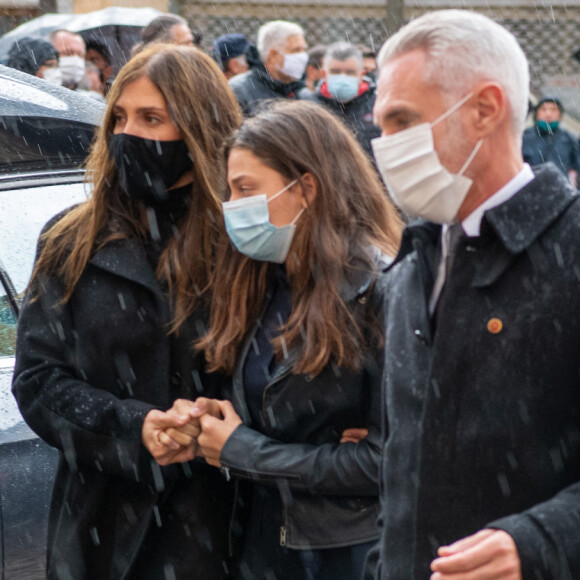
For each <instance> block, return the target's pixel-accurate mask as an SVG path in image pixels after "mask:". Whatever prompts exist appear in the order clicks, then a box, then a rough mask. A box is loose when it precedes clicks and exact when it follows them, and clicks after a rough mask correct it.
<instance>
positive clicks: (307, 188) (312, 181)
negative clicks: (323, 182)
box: [297, 172, 318, 207]
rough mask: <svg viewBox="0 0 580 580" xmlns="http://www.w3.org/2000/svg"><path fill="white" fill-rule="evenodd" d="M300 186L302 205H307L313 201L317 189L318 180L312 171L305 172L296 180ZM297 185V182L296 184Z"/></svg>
mask: <svg viewBox="0 0 580 580" xmlns="http://www.w3.org/2000/svg"><path fill="white" fill-rule="evenodd" d="M298 183H299V185H300V187H301V188H302V200H301V203H302V207H308V206H310V205H312V203H313V202H314V198H315V197H316V192H317V191H318V181H317V180H316V177H314V175H312V173H309V172H306V173H305V174H304V175H302V177H301V178H300V181H299V182H298ZM297 185H298V184H297Z"/></svg>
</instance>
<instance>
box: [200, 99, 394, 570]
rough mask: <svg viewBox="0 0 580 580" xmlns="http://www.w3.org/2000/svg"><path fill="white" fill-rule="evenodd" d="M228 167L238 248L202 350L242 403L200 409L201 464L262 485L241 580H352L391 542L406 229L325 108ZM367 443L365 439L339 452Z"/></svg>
mask: <svg viewBox="0 0 580 580" xmlns="http://www.w3.org/2000/svg"><path fill="white" fill-rule="evenodd" d="M227 155H228V182H229V186H230V191H231V195H230V200H229V201H228V202H226V203H224V204H223V210H224V219H225V226H226V229H227V233H228V236H229V238H226V239H224V243H223V244H222V245H221V247H220V251H219V253H218V256H217V264H216V269H215V275H214V279H213V283H212V286H213V297H212V305H211V316H210V326H209V331H208V333H207V334H206V335H205V337H204V338H202V339H201V340H200V341H199V346H200V347H201V348H202V349H203V350H204V352H205V355H206V357H207V360H208V364H209V368H210V369H211V370H214V371H220V372H222V373H225V374H228V375H230V376H232V392H231V393H229V394H228V396H226V397H225V398H226V399H229V400H228V401H219V402H215V401H214V402H212V403H210V402H209V401H205V402H204V404H203V405H202V404H201V402H200V401H197V403H196V409H194V411H193V412H194V413H200V412H201V410H203V409H205V408H211V407H213V414H214V415H218V413H217V412H216V410H217V409H219V411H220V412H221V415H222V416H221V417H215V416H212V415H210V414H204V415H203V416H201V418H200V422H201V425H202V432H201V435H199V437H198V439H197V444H198V453H199V454H201V455H203V456H205V458H206V461H207V462H208V463H210V464H212V465H216V466H219V467H221V468H222V471H223V472H224V473H225V474H226V476H229V477H233V478H236V479H238V480H239V481H240V482H242V483H244V482H245V483H250V485H251V493H250V496H247V497H245V496H244V495H243V494H242V499H243V501H242V502H241V503H242V504H245V505H246V506H247V507H248V506H249V509H248V514H249V515H248V518H247V520H245V523H244V526H245V528H244V529H245V541H244V547H243V550H242V556H241V560H240V567H239V577H240V578H244V579H248V580H249V579H253V580H258V579H272V580H274V579H276V580H282V579H284V580H301V579H306V578H312V579H316V580H324V579H329V580H330V579H332V580H340V579H349V580H350V579H355V578H358V577H359V575H360V572H361V569H362V561H363V559H364V557H365V554H366V551H367V550H368V548H369V547H370V545H371V543H372V542H373V541H374V540H376V538H377V537H378V532H377V529H376V527H375V520H376V517H377V515H378V461H379V456H380V448H379V439H380V403H379V400H380V376H381V368H382V362H381V360H382V357H381V345H382V335H383V324H382V322H383V321H382V317H381V307H382V303H383V299H384V296H383V281H384V275H383V273H384V271H385V270H386V268H387V267H388V264H389V263H390V260H391V257H392V256H394V255H395V253H396V250H397V247H398V244H399V236H400V231H401V224H400V221H399V218H398V215H397V212H396V210H395V209H394V207H393V206H392V204H391V203H390V202H389V200H388V198H387V196H386V194H385V191H384V189H383V187H382V185H381V183H380V181H379V180H378V177H377V174H376V171H375V170H374V168H373V167H372V165H371V163H370V162H369V160H368V159H367V157H366V155H365V154H364V152H363V151H362V150H361V148H360V147H359V145H358V144H357V142H356V140H355V139H354V137H353V135H352V134H351V133H350V132H349V131H348V130H347V129H345V128H344V127H343V126H342V125H341V124H340V122H339V121H337V120H336V119H335V118H334V117H333V116H332V115H331V114H330V113H328V112H327V111H325V110H324V109H322V108H321V107H320V106H318V105H315V104H311V103H306V102H299V103H288V102H277V103H274V104H272V105H270V106H269V107H268V108H267V109H265V110H264V111H262V112H261V113H260V114H258V115H257V116H255V117H254V118H251V119H248V120H246V121H245V122H244V124H243V126H242V127H241V129H240V130H239V131H238V132H236V133H235V135H234V136H233V138H232V139H231V141H230V143H229V147H228V150H227ZM230 401H231V402H230ZM354 427H360V428H365V429H367V430H368V435H367V436H366V437H364V438H363V439H361V440H360V441H359V442H358V443H357V442H355V441H346V442H342V443H341V438H342V434H343V432H344V431H345V430H346V431H348V429H349V428H354ZM347 439H348V437H347ZM355 439H356V438H355ZM241 490H242V487H240V491H241ZM238 512H239V510H238ZM238 515H239V514H238ZM240 521H242V520H240Z"/></svg>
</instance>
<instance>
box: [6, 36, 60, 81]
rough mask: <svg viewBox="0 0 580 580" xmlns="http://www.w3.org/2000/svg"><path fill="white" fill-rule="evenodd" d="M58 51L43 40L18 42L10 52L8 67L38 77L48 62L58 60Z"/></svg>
mask: <svg viewBox="0 0 580 580" xmlns="http://www.w3.org/2000/svg"><path fill="white" fill-rule="evenodd" d="M58 57H59V54H58V50H56V48H54V46H52V44H50V42H47V41H46V40H42V38H30V37H25V38H21V39H19V40H16V41H15V42H14V44H13V45H12V46H11V47H10V50H9V51H8V60H7V61H6V66H9V67H10V68H14V69H16V70H20V71H22V72H25V73H28V74H29V75H33V76H36V73H37V72H38V70H39V69H40V67H41V66H43V65H44V63H45V62H46V61H47V60H58Z"/></svg>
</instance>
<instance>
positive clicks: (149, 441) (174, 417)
mask: <svg viewBox="0 0 580 580" xmlns="http://www.w3.org/2000/svg"><path fill="white" fill-rule="evenodd" d="M190 419H191V418H190V416H189V415H187V414H183V413H178V412H177V411H176V410H175V409H173V408H171V409H169V411H167V412H163V411H159V410H158V409H153V410H151V411H149V413H147V415H146V416H145V420H144V421H143V427H142V428H141V441H142V442H143V445H144V446H145V447H146V448H147V449H148V451H149V453H151V455H152V456H153V458H154V459H155V461H157V463H159V465H169V464H170V463H183V462H184V461H191V460H192V459H193V458H194V457H195V442H194V441H192V438H191V437H190V436H189V435H183V438H182V437H181V435H180V436H176V438H175V439H174V438H173V437H171V436H169V435H168V434H167V431H169V430H171V432H172V433H173V434H174V435H175V434H176V433H177V432H179V430H180V429H182V428H186V430H187V429H188V428H187V427H186V425H187V424H188V422H189V421H190ZM198 432H199V427H198ZM180 441H185V442H187V441H189V443H186V444H185V445H182V444H181V443H180Z"/></svg>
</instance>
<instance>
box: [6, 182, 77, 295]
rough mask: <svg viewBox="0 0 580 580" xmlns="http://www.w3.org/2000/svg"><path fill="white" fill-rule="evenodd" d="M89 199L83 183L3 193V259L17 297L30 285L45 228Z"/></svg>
mask: <svg viewBox="0 0 580 580" xmlns="http://www.w3.org/2000/svg"><path fill="white" fill-rule="evenodd" d="M87 197H88V186H86V185H85V184H84V183H72V184H67V185H55V186H45V187H35V188H26V189H22V190H18V189H16V190H14V189H12V190H7V191H0V259H1V260H2V262H3V263H4V266H5V268H6V271H7V273H8V275H9V276H10V279H11V281H12V284H13V285H14V287H15V289H16V292H17V294H18V295H22V294H23V292H24V290H25V289H26V286H27V285H28V281H29V279H30V274H31V273H32V268H33V265H34V258H35V254H36V242H37V239H38V236H39V235H40V232H41V230H42V227H43V226H44V225H45V224H46V222H47V221H48V220H49V219H50V218H51V217H53V216H54V215H56V214H57V213H59V212H60V211H62V210H63V209H65V208H67V207H70V206H72V205H74V204H76V203H79V202H81V201H85V200H86V199H87Z"/></svg>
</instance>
